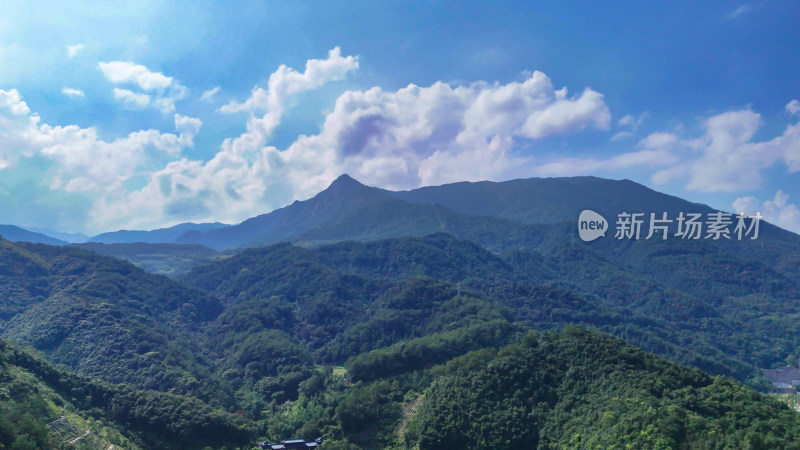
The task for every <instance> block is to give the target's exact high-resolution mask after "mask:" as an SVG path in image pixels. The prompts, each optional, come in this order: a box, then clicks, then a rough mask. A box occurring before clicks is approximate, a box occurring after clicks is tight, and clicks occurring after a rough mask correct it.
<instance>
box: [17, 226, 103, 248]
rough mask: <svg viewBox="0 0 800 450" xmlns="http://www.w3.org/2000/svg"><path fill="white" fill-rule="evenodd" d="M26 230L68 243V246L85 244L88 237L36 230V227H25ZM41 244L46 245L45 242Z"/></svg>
mask: <svg viewBox="0 0 800 450" xmlns="http://www.w3.org/2000/svg"><path fill="white" fill-rule="evenodd" d="M26 229H27V230H29V231H34V232H36V233H42V234H44V235H47V236H50V237H52V238H56V239H60V240H62V241H66V242H69V243H70V244H76V243H81V242H86V241H88V240H89V236H87V235H85V234H83V233H66V232H63V231H56V230H51V229H49V228H36V227H26ZM43 243H44V244H46V242H43Z"/></svg>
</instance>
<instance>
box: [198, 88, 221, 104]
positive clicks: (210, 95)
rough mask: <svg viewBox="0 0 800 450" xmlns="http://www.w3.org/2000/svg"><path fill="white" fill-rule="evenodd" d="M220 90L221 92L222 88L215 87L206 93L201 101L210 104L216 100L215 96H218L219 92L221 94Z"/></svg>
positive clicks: (201, 97)
mask: <svg viewBox="0 0 800 450" xmlns="http://www.w3.org/2000/svg"><path fill="white" fill-rule="evenodd" d="M219 90H220V87H219V86H216V87H214V88H212V89H209V90H207V91H204V92H203V95H201V96H200V100H202V101H204V102H210V101H212V100H214V96H215V95H216V94H217V92H219Z"/></svg>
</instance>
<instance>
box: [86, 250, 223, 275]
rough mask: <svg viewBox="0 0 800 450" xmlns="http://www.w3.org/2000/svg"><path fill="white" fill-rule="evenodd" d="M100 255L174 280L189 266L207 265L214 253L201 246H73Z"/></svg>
mask: <svg viewBox="0 0 800 450" xmlns="http://www.w3.org/2000/svg"><path fill="white" fill-rule="evenodd" d="M73 245H74V246H75V247H80V248H83V249H86V250H91V251H93V252H95V253H99V254H101V255H106V256H113V257H115V258H119V259H124V260H126V261H128V262H130V263H132V264H134V265H136V266H137V267H140V268H142V269H144V270H146V271H148V272H150V273H156V274H159V275H166V276H169V277H175V276H178V275H180V274H183V273H186V272H188V271H189V269H191V268H192V267H195V266H199V265H201V264H207V263H209V262H211V261H212V260H213V258H214V257H216V256H217V252H215V251H214V250H211V249H210V248H208V247H203V246H202V245H191V244H190V245H183V244H146V243H142V242H137V243H131V244H101V243H99V242H86V243H83V244H73Z"/></svg>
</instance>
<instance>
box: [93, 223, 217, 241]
mask: <svg viewBox="0 0 800 450" xmlns="http://www.w3.org/2000/svg"><path fill="white" fill-rule="evenodd" d="M227 226H229V225H226V224H224V223H218V222H214V223H191V222H188V223H182V224H179V225H175V226H173V227H169V228H159V229H157V230H150V231H140V230H119V231H111V232H108V233H101V234H98V235H97V236H93V237H91V238H89V239H87V242H99V243H101V244H131V243H135V242H143V243H145V244H174V243H177V240H178V238H180V237H181V236H182V235H184V234H186V233H190V232H195V231H196V232H201V233H202V232H206V231H211V230H216V229H219V228H225V227H227Z"/></svg>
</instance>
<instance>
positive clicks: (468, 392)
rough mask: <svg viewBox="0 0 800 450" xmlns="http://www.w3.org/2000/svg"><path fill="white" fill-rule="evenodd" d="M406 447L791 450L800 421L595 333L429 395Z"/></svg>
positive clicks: (455, 379)
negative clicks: (769, 449) (765, 449)
mask: <svg viewBox="0 0 800 450" xmlns="http://www.w3.org/2000/svg"><path fill="white" fill-rule="evenodd" d="M409 422H410V423H409V424H408V426H407V432H406V433H405V436H404V441H405V442H406V443H407V444H411V445H413V444H416V445H418V447H419V448H424V449H452V448H475V449H477V448H492V449H515V448H790V447H794V446H796V445H797V443H798V439H799V438H800V434H798V433H799V432H798V430H797V428H796V427H797V425H796V424H798V423H800V416H798V415H797V414H796V413H795V412H794V411H790V410H788V409H787V408H786V407H784V406H783V405H780V404H779V403H778V402H775V401H774V400H772V399H769V398H766V397H760V396H757V395H755V392H754V391H752V390H750V389H747V388H743V387H742V386H739V385H737V384H736V383H733V382H731V381H730V380H727V379H724V378H711V377H709V376H708V375H705V374H703V373H701V372H700V371H697V370H691V369H686V368H683V367H679V366H675V365H672V364H669V363H666V362H665V361H663V360H661V359H659V358H655V357H653V356H652V355H648V354H645V353H644V352H642V351H641V350H639V349H637V348H635V347H633V346H630V345H628V344H625V343H624V342H622V341H619V340H617V339H613V338H610V337H608V336H605V335H601V334H598V333H594V332H587V331H586V330H582V329H576V328H568V329H566V330H565V331H564V332H562V333H560V334H551V333H530V334H528V335H527V336H525V338H524V339H523V340H522V342H520V343H519V344H515V345H512V346H510V347H507V348H505V349H503V350H501V351H499V352H498V353H497V354H496V356H494V357H493V358H491V359H489V361H488V362H486V363H485V364H481V365H480V367H477V368H475V369H473V370H463V371H461V372H460V373H452V372H451V374H449V375H447V376H444V377H441V378H439V379H438V380H436V381H435V382H434V383H433V384H432V385H431V386H430V387H429V388H428V389H426V390H425V392H424V394H423V396H422V399H421V405H420V406H418V407H417V408H416V410H415V411H414V413H413V415H412V418H411V419H410V421H409Z"/></svg>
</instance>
